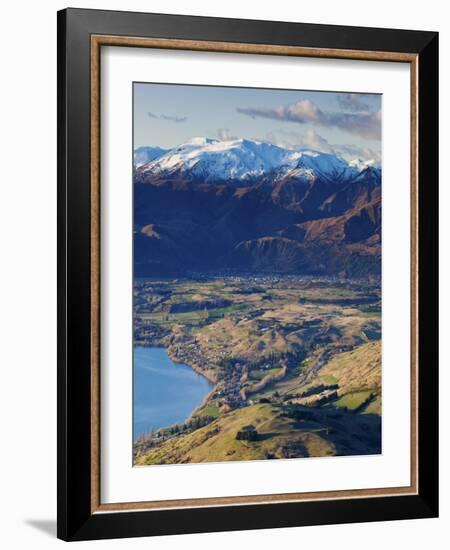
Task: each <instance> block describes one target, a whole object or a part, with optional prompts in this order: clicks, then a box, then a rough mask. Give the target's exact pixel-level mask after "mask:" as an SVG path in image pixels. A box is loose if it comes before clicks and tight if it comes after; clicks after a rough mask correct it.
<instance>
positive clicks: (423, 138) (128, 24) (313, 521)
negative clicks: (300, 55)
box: [57, 9, 438, 541]
mask: <svg viewBox="0 0 450 550" xmlns="http://www.w3.org/2000/svg"><path fill="white" fill-rule="evenodd" d="M92 35H113V36H122V37H125V36H132V37H152V38H170V39H182V40H195V41H220V42H230V43H247V44H266V45H267V44H269V45H280V46H300V47H304V48H327V49H338V50H347V51H349V50H353V51H358V50H363V51H369V52H370V51H382V52H403V53H409V54H414V55H416V56H417V61H418V73H417V79H418V82H417V84H418V105H417V109H418V113H417V126H418V144H417V147H418V166H417V169H418V196H419V200H418V213H417V215H418V317H417V323H418V363H419V366H420V367H422V366H423V367H424V368H419V370H418V373H419V374H418V380H417V384H418V492H417V494H415V495H406V496H388V497H385V496H383V497H377V498H341V499H335V500H333V499H330V500H327V499H325V500H314V501H309V502H308V501H304V502H283V503H264V504H249V505H244V506H242V505H226V506H218V507H215V506H204V507H192V508H176V509H157V510H150V511H148V510H147V511H146V510H142V511H127V510H124V511H120V512H114V513H108V512H102V513H92V506H91V487H92V483H93V482H94V481H93V478H92V476H93V474H92V469H91V466H92V460H91V439H90V433H91V429H92V428H91V420H92V419H91V369H90V365H91V353H92V341H91V324H90V318H91V278H90V272H91V261H92V258H91V249H90V239H91V226H90V216H91V195H90V191H91V188H90V181H91V172H90V170H91V165H90V159H91V148H90V131H91V119H90V117H91V114H90V113H91V111H90V106H91V104H90V101H91V99H90V98H91V96H90V85H91V73H90V63H91V36H92ZM437 267H438V34H437V33H435V32H422V31H409V30H392V29H375V28H363V27H343V26H331V25H313V24H300V23H280V22H271V21H251V20H239V19H219V18H209V17H192V16H174V15H162V14H147V13H131V12H117V11H101V10H85V9H66V10H62V11H60V12H58V532H57V535H58V537H59V538H61V539H63V540H67V541H68V540H88V539H102V538H113V537H114V538H115V537H138V536H150V535H165V534H180V533H201V532H210V531H228V530H245V529H260V528H276V527H290V526H302V525H322V524H328V523H349V522H368V521H386V520H397V519H412V518H431V517H436V516H437V515H438V269H437Z"/></svg>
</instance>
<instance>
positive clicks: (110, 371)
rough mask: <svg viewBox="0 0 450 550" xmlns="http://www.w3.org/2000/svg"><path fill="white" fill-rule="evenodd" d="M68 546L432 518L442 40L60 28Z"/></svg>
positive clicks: (151, 23) (206, 25)
mask: <svg viewBox="0 0 450 550" xmlns="http://www.w3.org/2000/svg"><path fill="white" fill-rule="evenodd" d="M58 56H59V57H58V142H59V150H58V193H59V195H58V207H59V222H58V223H59V225H58V242H59V262H58V264H59V279H58V280H59V289H58V293H59V322H58V329H59V338H58V340H59V349H58V357H59V366H58V536H59V537H60V538H62V539H64V540H84V539H97V538H111V537H130V536H146V535H160V534H170V533H194V532H205V531H225V530H239V529H256V528H270V527H287V526H299V525H314V524H326V523H343V522H361V521H375V520H391V519H406V518H424V517H435V516H436V515H437V513H438V464H437V462H438V453H437V448H438V447H437V446H438V418H437V410H438V402H437V400H438V393H437V381H438V380H437V379H438V374H437V364H438V363H437V194H438V188H437V178H438V176H437V174H438V172H437V165H438V158H437V157H438V147H437V139H438V97H437V94H438V86H437V78H438V36H437V33H434V32H424V31H404V30H389V29H373V28H356V27H338V26H325V25H311V24H299V23H279V22H269V21H247V20H231V19H215V18H203V17H190V16H171V15H155V14H145V13H128V12H109V11H97V10H80V9H67V10H64V11H61V12H59V13H58Z"/></svg>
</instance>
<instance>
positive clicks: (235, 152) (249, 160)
mask: <svg viewBox="0 0 450 550" xmlns="http://www.w3.org/2000/svg"><path fill="white" fill-rule="evenodd" d="M139 170H140V171H141V173H144V174H155V175H158V176H169V175H171V174H176V173H180V174H183V175H187V176H188V177H194V178H195V177H198V178H200V179H201V180H202V181H204V182H205V183H213V182H219V181H222V182H225V181H235V182H236V181H241V182H243V183H245V182H246V181H251V180H253V179H255V178H257V177H260V176H263V175H265V174H268V173H269V172H272V171H274V170H278V171H280V173H283V174H285V175H286V174H288V173H289V174H290V175H292V176H294V177H307V178H308V179H315V178H316V177H321V178H324V179H326V180H330V181H331V180H332V181H339V180H342V179H343V178H346V177H350V176H356V175H357V174H358V173H359V172H360V171H361V168H360V167H359V166H354V165H352V164H348V163H347V162H346V161H345V160H343V159H342V158H339V157H337V156H335V155H333V154H329V153H320V152H318V151H311V150H304V149H286V148H284V147H279V146H277V145H273V144H271V143H268V142H263V141H254V140H249V139H230V140H224V141H220V140H216V139H210V138H206V137H194V138H191V139H189V140H188V141H186V142H184V143H182V144H180V145H178V146H177V147H174V148H172V149H169V150H167V151H166V152H164V153H163V154H162V155H160V156H157V157H155V158H153V159H151V160H149V162H147V163H146V164H144V165H143V166H141V167H140V168H139Z"/></svg>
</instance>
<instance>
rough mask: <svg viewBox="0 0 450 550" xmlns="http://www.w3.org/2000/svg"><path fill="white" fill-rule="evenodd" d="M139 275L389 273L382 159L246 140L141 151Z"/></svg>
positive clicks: (198, 141) (137, 160)
mask: <svg viewBox="0 0 450 550" xmlns="http://www.w3.org/2000/svg"><path fill="white" fill-rule="evenodd" d="M134 166H135V167H134V176H133V179H134V269H135V276H137V277H145V276H182V275H186V274H188V273H190V272H193V271H195V272H218V271H229V270H232V271H240V272H269V273H274V272H276V273H296V274H302V275H322V276H323V275H325V276H340V277H351V278H358V277H375V278H378V277H379V276H380V273H381V167H380V166H379V165H377V163H376V162H374V161H362V160H360V159H355V160H353V161H351V162H348V161H346V160H344V159H343V158H341V157H339V156H337V155H334V154H330V153H322V152H318V151H311V150H306V149H299V148H292V149H290V148H284V147H279V146H276V145H273V144H270V143H266V142H258V141H253V140H248V139H235V140H229V141H219V140H214V139H209V138H205V137H199V138H193V139H191V140H189V141H187V142H185V143H183V144H180V145H178V146H177V147H174V148H171V149H162V148H159V147H140V148H138V149H136V150H135V151H134Z"/></svg>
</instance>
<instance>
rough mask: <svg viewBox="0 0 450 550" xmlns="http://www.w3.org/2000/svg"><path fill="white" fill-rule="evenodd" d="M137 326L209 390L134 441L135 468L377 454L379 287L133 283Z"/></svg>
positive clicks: (272, 281) (246, 280)
mask: <svg viewBox="0 0 450 550" xmlns="http://www.w3.org/2000/svg"><path fill="white" fill-rule="evenodd" d="M134 326H135V331H134V345H135V346H139V347H163V348H165V349H166V350H167V352H168V354H169V357H170V358H171V359H172V360H173V361H174V362H177V363H182V364H185V365H189V366H190V367H191V368H192V369H194V370H195V371H196V372H198V373H200V374H202V375H203V376H204V377H206V378H207V379H208V380H209V381H210V382H211V383H212V384H213V390H212V391H211V392H210V393H209V394H208V396H207V397H206V398H205V400H204V401H203V403H202V404H201V405H200V407H198V408H197V409H195V410H194V411H192V413H191V415H190V416H189V417H188V418H186V419H184V421H183V422H180V423H178V424H177V425H176V426H167V427H163V428H161V429H158V430H156V431H152V432H151V433H145V434H135V442H134V462H135V464H140V465H143V464H171V463H188V462H209V461H222V460H249V459H264V458H293V457H297V458H298V457H308V456H333V455H352V454H377V453H380V452H381V367H380V358H381V357H380V337H381V295H380V287H379V283H378V282H377V281H374V282H371V281H370V279H369V280H367V281H356V280H348V279H338V278H314V277H299V276H294V275H292V276H291V275H284V276H276V275H254V276H248V275H245V276H243V275H239V274H234V275H230V274H218V275H214V276H208V277H207V276H200V275H198V276H192V277H190V278H161V279H156V278H152V279H144V278H142V279H136V280H135V286H134ZM249 427H250V429H251V432H252V434H253V435H252V436H251V437H249V438H248V439H246V438H244V440H242V439H239V438H238V437H237V434H238V432H239V433H242V430H243V429H247V428H249Z"/></svg>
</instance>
